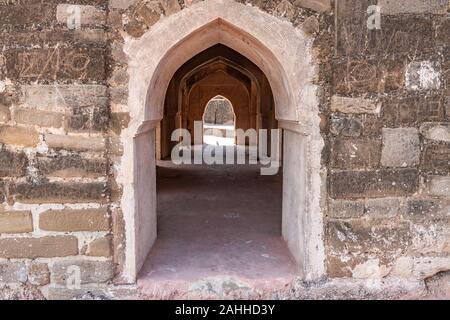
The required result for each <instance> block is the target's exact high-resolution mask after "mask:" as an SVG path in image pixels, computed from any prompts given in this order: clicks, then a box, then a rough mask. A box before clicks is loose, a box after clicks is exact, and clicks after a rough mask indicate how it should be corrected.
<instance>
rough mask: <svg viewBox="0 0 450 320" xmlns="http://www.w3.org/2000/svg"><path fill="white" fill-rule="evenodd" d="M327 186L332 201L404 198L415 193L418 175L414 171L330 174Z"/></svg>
mask: <svg viewBox="0 0 450 320" xmlns="http://www.w3.org/2000/svg"><path fill="white" fill-rule="evenodd" d="M329 186H330V194H331V196H332V197H333V198H334V199H343V198H364V197H369V198H383V197H388V196H404V195H410V194H413V193H415V192H416V191H417V189H418V186H419V174H418V171H417V170H416V169H398V170H377V171H342V172H332V173H331V174H330V180H329Z"/></svg>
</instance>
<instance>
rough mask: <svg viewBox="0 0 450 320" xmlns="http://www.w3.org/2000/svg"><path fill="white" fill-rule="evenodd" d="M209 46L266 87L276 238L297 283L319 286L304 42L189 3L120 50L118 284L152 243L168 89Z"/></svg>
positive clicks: (317, 155) (225, 0)
mask: <svg viewBox="0 0 450 320" xmlns="http://www.w3.org/2000/svg"><path fill="white" fill-rule="evenodd" d="M218 43H221V44H223V45H225V46H228V47H230V48H231V49H233V50H235V51H237V52H239V53H240V54H242V55H244V56H245V57H247V58H248V59H249V60H251V61H253V62H254V63H255V64H256V65H257V66H258V67H259V68H260V69H261V70H262V71H263V72H264V74H265V75H266V76H267V78H268V80H269V83H270V85H271V88H272V92H273V95H274V100H275V114H276V115H275V117H276V119H277V120H278V122H279V126H280V128H281V129H282V130H283V135H284V139H283V141H284V148H283V150H284V151H283V162H284V165H283V170H284V172H283V174H284V179H283V231H282V232H283V237H284V239H285V240H286V242H287V244H288V247H289V249H290V251H291V253H292V254H293V256H294V257H295V259H296V260H297V263H298V264H299V267H300V270H299V272H300V274H301V276H302V278H303V279H304V280H314V279H318V278H321V277H322V276H323V275H324V273H325V263H324V260H325V253H324V243H323V230H324V227H323V215H324V211H325V210H324V207H325V206H324V205H323V203H322V199H324V194H325V188H324V185H325V181H326V174H325V172H326V170H324V169H322V167H321V153H322V149H323V147H324V141H323V138H322V136H321V134H320V117H319V102H318V98H317V91H318V87H317V85H316V84H315V81H314V80H315V78H316V69H317V68H316V63H315V61H314V58H313V57H314V55H313V52H312V39H311V38H310V37H308V36H307V35H305V34H304V33H303V32H302V31H301V30H300V29H296V28H294V27H293V26H292V24H290V23H289V22H287V21H283V20H280V19H279V18H277V17H274V16H272V15H270V14H268V13H265V12H263V11H261V10H260V9H258V8H255V7H252V6H247V5H243V4H240V3H237V2H235V1H233V0H206V1H203V2H200V3H197V4H194V5H192V6H191V7H189V8H186V9H184V10H182V11H180V12H178V13H176V14H174V15H172V16H169V17H166V18H164V19H161V20H160V21H159V22H158V23H156V24H155V25H154V26H152V28H151V29H150V30H149V31H148V32H147V33H145V34H144V35H143V36H142V37H140V38H139V39H131V38H129V39H127V41H126V43H125V46H124V52H125V53H126V54H127V55H128V73H129V84H128V89H129V97H128V107H129V112H130V123H129V126H128V128H126V129H124V130H123V131H122V133H121V137H120V139H121V142H122V144H123V149H124V153H123V156H122V159H121V163H120V165H119V167H118V172H119V176H118V182H119V183H120V184H121V185H122V187H123V193H122V197H121V202H120V204H121V209H122V211H123V215H124V222H125V238H126V242H125V262H124V266H123V274H122V277H123V279H125V281H128V282H129V283H135V282H136V279H137V276H138V272H139V270H140V268H141V267H142V265H143V263H144V262H145V259H146V257H147V255H148V253H149V251H150V250H151V248H152V246H153V244H154V241H155V240H156V237H157V234H156V230H157V229H156V223H157V221H156V170H155V168H156V161H155V148H156V129H157V127H158V124H159V122H160V121H161V119H162V118H163V112H164V99H165V94H166V91H167V88H168V85H169V82H170V80H171V78H172V77H173V75H174V74H175V72H176V70H177V69H178V68H179V67H180V66H181V65H183V64H184V63H185V62H186V61H188V60H189V59H191V58H192V57H193V56H195V55H196V54H198V53H200V52H202V51H204V50H206V49H207V48H209V47H211V46H213V45H215V44H218Z"/></svg>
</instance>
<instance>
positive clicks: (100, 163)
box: [36, 155, 106, 178]
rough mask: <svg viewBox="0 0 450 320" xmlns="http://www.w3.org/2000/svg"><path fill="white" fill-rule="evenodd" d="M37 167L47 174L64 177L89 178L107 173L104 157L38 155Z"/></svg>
mask: <svg viewBox="0 0 450 320" xmlns="http://www.w3.org/2000/svg"><path fill="white" fill-rule="evenodd" d="M36 168H37V169H38V170H39V171H40V172H41V173H42V174H43V175H45V176H53V177H62V178H71V177H86V178H88V177H99V176H104V175H106V161H105V160H104V159H85V158H82V157H81V156H77V155H67V156H64V155H58V156H56V157H52V158H50V157H37V158H36Z"/></svg>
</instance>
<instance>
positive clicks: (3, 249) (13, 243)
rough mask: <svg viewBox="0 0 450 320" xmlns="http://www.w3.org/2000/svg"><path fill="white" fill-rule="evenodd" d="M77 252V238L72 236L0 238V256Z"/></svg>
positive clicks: (72, 253) (39, 256)
mask: <svg viewBox="0 0 450 320" xmlns="http://www.w3.org/2000/svg"><path fill="white" fill-rule="evenodd" d="M77 254H78V239H77V238H76V237H72V236H61V237H42V238H7V239H0V258H4V259H36V258H54V257H67V256H74V255H77Z"/></svg>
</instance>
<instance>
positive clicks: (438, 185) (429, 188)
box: [426, 176, 450, 197]
mask: <svg viewBox="0 0 450 320" xmlns="http://www.w3.org/2000/svg"><path fill="white" fill-rule="evenodd" d="M426 193H427V194H429V195H432V196H438V197H450V176H432V177H429V178H428V183H427V185H426Z"/></svg>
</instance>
